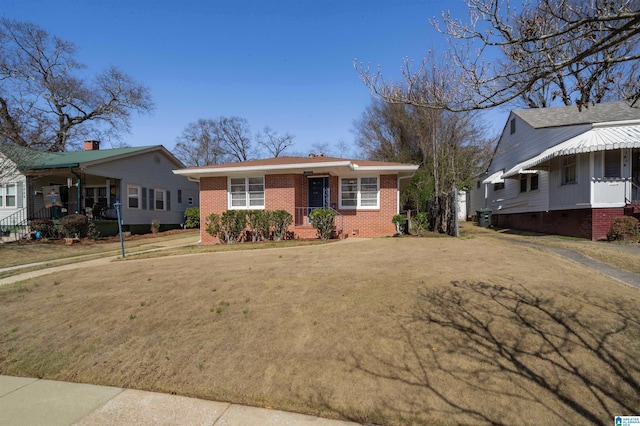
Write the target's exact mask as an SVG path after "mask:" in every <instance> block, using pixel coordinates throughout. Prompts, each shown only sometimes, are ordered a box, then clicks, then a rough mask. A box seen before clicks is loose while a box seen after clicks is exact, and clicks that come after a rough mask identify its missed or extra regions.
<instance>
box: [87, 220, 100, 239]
mask: <svg viewBox="0 0 640 426" xmlns="http://www.w3.org/2000/svg"><path fill="white" fill-rule="evenodd" d="M87 238H90V239H92V240H93V241H95V240H97V239H98V238H100V231H98V227H96V224H95V223H93V222H89V227H88V228H87Z"/></svg>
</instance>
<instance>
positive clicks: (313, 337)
mask: <svg viewBox="0 0 640 426" xmlns="http://www.w3.org/2000/svg"><path fill="white" fill-rule="evenodd" d="M639 296H640V293H639V290H638V289H637V288H633V287H629V286H626V285H622V284H620V283H618V282H615V281H613V280H611V279H608V278H606V277H604V276H601V275H599V274H597V273H594V272H593V271H592V270H587V269H584V268H582V267H580V266H578V265H576V264H574V263H572V262H569V261H566V260H564V259H562V258H560V257H558V256H555V255H553V254H550V253H547V252H546V251H543V250H539V249H536V248H528V247H522V246H516V245H512V244H510V243H508V242H505V241H501V240H497V239H495V238H491V237H490V236H488V235H484V234H482V233H480V234H477V235H474V236H473V237H471V238H460V239H453V238H425V239H420V238H385V239H373V240H364V241H363V240H360V241H358V240H347V241H344V242H338V243H332V244H322V245H310V246H300V247H286V248H272V249H268V250H250V251H222V252H215V253H201V254H194V255H190V256H177V257H161V258H151V259H132V260H128V261H119V262H112V263H111V264H108V265H105V266H103V267H101V268H100V269H99V270H88V269H78V270H75V271H70V272H66V273H57V274H53V275H48V276H45V277H41V278H37V279H33V280H31V281H27V282H22V283H18V284H13V285H8V286H3V287H0V374H9V375H24V376H33V377H45V378H50V379H60V380H70V381H78V382H87V383H96V384H106V385H113V386H122V387H130V388H137V389H145V390H153V391H159V392H174V393H177V394H182V395H188V396H195V397H199V398H207V399H215V400H223V401H232V402H236V403H243V404H249V405H256V406H268V407H273V408H279V409H284V410H290V411H298V412H304V413H309V414H316V415H321V416H326V417H335V418H347V419H352V420H356V421H361V422H372V423H381V424H407V423H414V424H421V423H426V424H432V423H438V424H459V423H467V424H469V423H470V424H485V423H496V424H557V423H569V424H587V423H592V424H610V423H611V419H612V418H613V416H615V415H625V414H626V415H632V414H638V413H637V409H638V407H640V396H639V394H638V392H637V389H639V388H640V341H639V340H638V336H639V335H640V313H639V311H638V308H637V307H638V305H639V299H640V297H639Z"/></svg>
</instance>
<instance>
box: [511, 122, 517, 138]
mask: <svg viewBox="0 0 640 426" xmlns="http://www.w3.org/2000/svg"><path fill="white" fill-rule="evenodd" d="M515 132H516V119H515V118H512V119H511V134H514V133H515Z"/></svg>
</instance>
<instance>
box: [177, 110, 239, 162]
mask: <svg viewBox="0 0 640 426" xmlns="http://www.w3.org/2000/svg"><path fill="white" fill-rule="evenodd" d="M173 152H174V154H175V156H176V158H178V159H179V160H181V161H182V162H183V163H184V164H185V165H186V166H187V167H199V166H206V165H211V164H220V163H223V162H225V161H226V160H227V152H226V151H225V149H224V147H223V146H222V141H221V139H220V137H219V135H218V123H217V122H216V121H215V120H211V119H200V120H198V121H196V122H195V123H189V124H188V125H187V126H186V127H185V129H184V130H183V131H182V135H181V136H179V137H178V138H177V139H176V146H175V148H174V151H173Z"/></svg>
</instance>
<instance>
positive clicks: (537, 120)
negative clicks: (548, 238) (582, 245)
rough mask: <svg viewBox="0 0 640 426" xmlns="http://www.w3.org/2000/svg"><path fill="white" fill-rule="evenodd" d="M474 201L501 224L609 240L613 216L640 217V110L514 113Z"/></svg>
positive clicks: (604, 107) (620, 105) (608, 106)
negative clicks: (488, 211)
mask: <svg viewBox="0 0 640 426" xmlns="http://www.w3.org/2000/svg"><path fill="white" fill-rule="evenodd" d="M469 200H470V203H471V205H470V208H469V211H471V212H475V211H476V209H478V208H489V209H491V210H492V223H493V225H495V226H499V227H502V228H513V229H520V230H527V231H535V232H541V233H548V234H558V235H568V236H574V237H580V238H588V239H592V240H600V239H604V238H606V235H607V231H608V230H609V228H610V227H611V223H612V221H613V219H614V218H615V217H619V216H624V215H630V216H635V217H639V218H640V109H639V108H633V107H630V106H629V105H627V104H626V103H625V102H611V103H603V104H596V105H591V106H589V107H588V108H583V109H582V111H580V110H578V108H577V107H575V106H568V107H559V108H535V109H524V110H515V111H512V112H511V114H510V115H509V118H508V120H507V123H506V125H505V127H504V130H503V131H502V134H501V136H500V139H499V142H498V145H497V147H496V151H495V154H494V157H493V159H492V161H491V165H490V166H489V169H488V170H487V173H486V175H485V176H483V177H481V178H480V179H479V180H478V182H477V185H476V187H475V188H473V191H472V193H471V194H470V197H469Z"/></svg>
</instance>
